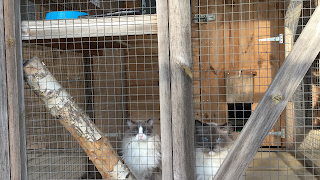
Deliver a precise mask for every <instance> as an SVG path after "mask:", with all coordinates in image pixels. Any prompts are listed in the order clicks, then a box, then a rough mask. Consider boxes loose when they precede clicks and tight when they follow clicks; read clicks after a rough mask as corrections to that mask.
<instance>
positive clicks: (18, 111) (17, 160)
mask: <svg viewBox="0 0 320 180" xmlns="http://www.w3.org/2000/svg"><path fill="white" fill-rule="evenodd" d="M3 2H4V4H3V7H4V12H3V14H5V16H4V24H5V32H4V33H5V50H6V59H5V61H6V68H7V71H6V73H7V82H10V83H7V95H8V99H7V100H8V118H9V142H10V166H11V174H10V175H11V180H20V179H27V162H26V161H27V157H26V154H27V153H26V138H25V134H26V133H25V123H24V122H25V121H24V118H25V117H24V96H23V93H24V92H23V71H22V63H23V62H22V60H21V59H22V52H21V37H20V30H21V29H20V1H19V0H5V1H3Z"/></svg>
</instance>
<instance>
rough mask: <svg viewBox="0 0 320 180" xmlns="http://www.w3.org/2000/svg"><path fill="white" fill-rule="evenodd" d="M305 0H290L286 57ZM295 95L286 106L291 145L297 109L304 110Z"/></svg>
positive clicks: (287, 17)
mask: <svg viewBox="0 0 320 180" xmlns="http://www.w3.org/2000/svg"><path fill="white" fill-rule="evenodd" d="M302 5H303V1H300V0H291V1H289V4H288V6H287V11H286V16H285V22H284V24H285V27H284V28H285V58H286V57H288V55H289V53H290V52H291V49H292V47H293V44H294V37H295V35H296V31H297V27H298V22H299V17H300V14H301V9H302ZM294 96H295V95H293V96H292V97H291V98H290V100H289V102H288V104H287V107H286V118H287V122H286V126H287V128H286V133H287V134H288V135H287V142H289V145H291V144H292V143H294V142H295V138H294V132H295V127H294V125H295V123H294V121H295V109H300V110H301V111H304V108H302V107H301V103H300V102H299V103H295V102H294Z"/></svg>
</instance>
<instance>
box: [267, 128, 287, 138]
mask: <svg viewBox="0 0 320 180" xmlns="http://www.w3.org/2000/svg"><path fill="white" fill-rule="evenodd" d="M269 135H272V136H281V138H285V137H286V131H285V129H281V131H276V132H269Z"/></svg>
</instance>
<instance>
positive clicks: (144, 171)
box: [122, 118, 161, 179]
mask: <svg viewBox="0 0 320 180" xmlns="http://www.w3.org/2000/svg"><path fill="white" fill-rule="evenodd" d="M153 123H154V121H153V119H152V118H151V119H149V120H147V121H131V120H127V126H128V128H127V130H126V131H125V135H124V138H123V141H122V152H123V160H124V162H125V164H127V166H128V167H129V169H130V170H131V172H132V174H133V175H134V176H135V177H136V178H137V179H153V178H154V174H153V172H154V171H155V170H156V169H157V168H158V167H160V165H161V142H160V138H159V136H158V135H157V134H156V133H155V132H154V128H153Z"/></svg>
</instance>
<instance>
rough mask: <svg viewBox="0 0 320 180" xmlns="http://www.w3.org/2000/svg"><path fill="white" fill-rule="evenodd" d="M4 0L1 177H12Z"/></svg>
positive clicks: (0, 1)
mask: <svg viewBox="0 0 320 180" xmlns="http://www.w3.org/2000/svg"><path fill="white" fill-rule="evenodd" d="M5 49H6V47H5V43H4V22H3V0H0V144H1V146H0V157H1V158H0V170H1V173H0V179H10V163H9V131H8V123H9V122H8V112H7V85H6V81H7V80H6V78H7V76H6V61H5Z"/></svg>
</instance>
